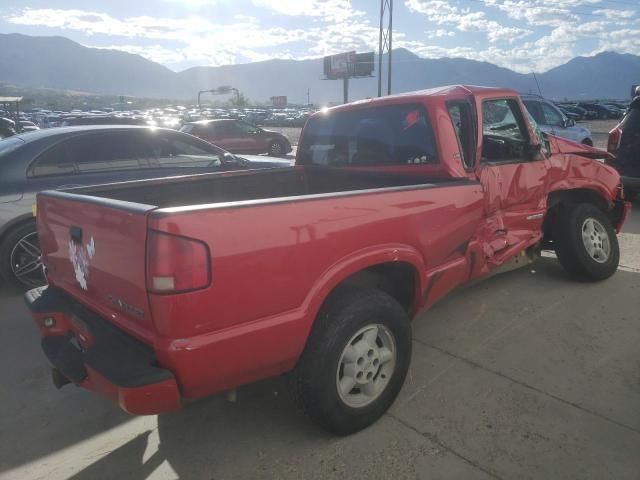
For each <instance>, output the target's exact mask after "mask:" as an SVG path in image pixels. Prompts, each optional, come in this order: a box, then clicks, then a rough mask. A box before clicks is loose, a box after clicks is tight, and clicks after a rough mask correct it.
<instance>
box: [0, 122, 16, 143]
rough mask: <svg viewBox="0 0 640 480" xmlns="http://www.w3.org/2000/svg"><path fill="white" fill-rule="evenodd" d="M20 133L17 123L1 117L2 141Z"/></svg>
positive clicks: (0, 130) (0, 136)
mask: <svg viewBox="0 0 640 480" xmlns="http://www.w3.org/2000/svg"><path fill="white" fill-rule="evenodd" d="M16 133H18V131H17V128H16V122H14V121H13V120H11V119H10V118H4V117H0V139H3V138H7V137H11V136H13V135H15V134H16Z"/></svg>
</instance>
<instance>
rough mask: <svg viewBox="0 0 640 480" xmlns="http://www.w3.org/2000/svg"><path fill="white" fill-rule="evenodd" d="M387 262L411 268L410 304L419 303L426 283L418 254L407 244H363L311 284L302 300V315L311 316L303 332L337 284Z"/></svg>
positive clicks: (310, 324) (310, 325)
mask: <svg viewBox="0 0 640 480" xmlns="http://www.w3.org/2000/svg"><path fill="white" fill-rule="evenodd" d="M390 262H403V263H406V264H409V265H411V266H412V267H413V268H414V270H415V273H416V277H415V281H416V291H415V293H414V302H413V304H414V305H415V306H417V307H419V306H420V305H421V303H422V302H421V292H423V291H424V289H425V287H426V285H425V282H426V277H425V274H424V272H425V271H426V267H425V263H424V258H423V257H422V255H420V254H419V253H418V251H417V250H415V249H413V248H411V247H409V246H407V245H393V244H387V245H383V246H377V247H372V248H367V249H363V250H359V251H357V252H354V253H352V254H350V255H348V256H347V257H345V258H342V259H340V260H339V261H337V262H336V263H334V264H333V265H332V266H331V267H329V268H328V269H327V270H326V271H325V272H324V273H323V274H322V275H321V276H320V278H319V279H318V281H317V282H316V283H315V284H314V286H313V287H312V289H311V291H310V292H309V294H308V295H307V297H306V298H305V301H304V303H303V309H304V310H305V312H306V317H307V318H309V319H311V321H310V322H308V323H309V325H308V331H307V334H308V332H309V331H310V330H311V327H312V325H313V322H314V321H315V318H316V317H317V315H318V313H319V311H320V309H321V308H322V305H323V304H324V302H325V301H326V300H327V298H328V297H329V295H330V294H331V292H333V290H334V289H335V288H336V287H337V286H338V285H340V284H341V283H342V282H343V281H345V280H346V279H347V278H349V277H351V276H352V275H354V274H356V273H358V272H360V271H362V270H365V269H367V268H370V267H373V266H375V265H379V264H382V263H390Z"/></svg>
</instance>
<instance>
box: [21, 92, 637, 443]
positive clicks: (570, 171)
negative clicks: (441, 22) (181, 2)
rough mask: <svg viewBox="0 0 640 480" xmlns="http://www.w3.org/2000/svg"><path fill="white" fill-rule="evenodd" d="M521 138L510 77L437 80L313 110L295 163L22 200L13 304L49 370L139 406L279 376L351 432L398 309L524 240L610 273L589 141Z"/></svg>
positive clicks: (396, 325)
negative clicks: (25, 224)
mask: <svg viewBox="0 0 640 480" xmlns="http://www.w3.org/2000/svg"><path fill="white" fill-rule="evenodd" d="M476 112H477V113H476ZM478 128H479V130H478ZM542 135H543V134H542V133H539V132H535V134H534V127H533V126H532V125H530V124H529V123H528V116H527V114H526V111H525V110H524V106H523V105H522V103H521V101H520V99H519V98H518V96H517V94H516V93H515V92H513V91H511V90H504V89H496V88H482V87H445V88H442V89H432V90H430V91H427V92H416V93H413V94H403V95H398V96H388V97H383V98H380V99H374V100H371V101H368V102H366V103H362V102H359V103H355V104H349V105H343V106H340V107H336V108H334V109H330V110H329V111H328V112H323V113H319V114H316V115H314V116H313V117H311V118H310V119H309V121H308V122H307V124H306V126H305V128H304V130H303V133H302V138H301V141H300V144H299V147H298V151H297V158H296V167H295V168H291V169H271V170H262V171H254V172H234V173H233V174H227V175H201V176H190V177H183V178H174V179H160V180H147V181H137V182H128V183H124V184H120V185H117V186H114V185H103V186H98V187H88V188H81V189H72V190H67V191H65V192H45V193H41V194H40V195H38V231H39V232H40V234H41V237H42V241H41V245H42V253H43V259H44V263H45V265H46V267H47V275H48V278H49V281H50V285H51V286H50V287H47V288H38V289H34V290H31V291H30V292H28V293H27V294H26V299H27V303H28V305H29V307H30V309H31V310H32V312H33V316H34V318H35V321H36V324H37V326H38V328H39V330H40V333H41V335H42V337H43V339H42V347H43V349H44V352H45V354H46V355H47V357H48V359H49V361H50V362H51V363H52V365H53V367H54V375H53V379H54V382H55V384H56V385H57V386H58V387H60V386H62V385H64V384H65V383H74V384H76V385H80V386H82V387H84V388H87V389H89V390H94V391H96V392H99V393H101V394H103V395H105V396H107V397H109V398H112V399H114V400H115V401H116V402H118V404H119V405H120V406H121V407H122V408H123V409H124V410H126V411H128V412H130V413H133V414H158V413H164V412H170V411H174V410H177V409H178V408H180V405H181V397H185V398H198V397H203V396H206V395H211V394H215V393H217V392H223V391H227V390H230V389H233V388H235V387H237V386H239V385H242V384H245V383H248V382H252V381H256V380H260V379H263V378H266V377H271V376H274V375H278V374H282V373H285V372H290V376H289V379H290V385H291V386H292V387H293V391H294V393H295V395H296V398H298V399H299V400H300V401H301V403H302V404H303V406H304V409H305V411H306V412H307V413H308V414H309V415H310V417H311V418H312V419H313V420H314V421H315V422H317V423H318V424H319V425H321V426H322V427H324V428H326V429H327V430H329V431H331V432H333V433H337V434H349V433H352V432H355V431H358V430H360V429H362V428H365V427H366V426H368V425H370V424H371V423H373V422H375V421H376V420H377V419H378V418H379V417H380V416H381V415H383V414H384V412H385V411H386V410H387V409H388V408H389V407H390V405H391V404H392V402H393V401H394V399H395V397H396V396H397V394H398V392H399V391H400V388H401V387H402V384H403V382H404V379H405V376H406V374H407V370H408V368H409V363H410V360H411V347H412V340H411V321H410V319H411V318H412V317H414V316H415V315H416V314H417V313H418V312H419V311H420V310H421V309H423V308H426V307H429V306H431V305H433V304H434V303H436V302H437V301H438V300H439V299H441V298H442V297H444V296H445V295H446V294H447V293H448V292H450V291H451V290H453V289H454V288H456V287H458V286H459V285H461V284H463V283H465V282H468V281H473V280H476V279H479V278H482V277H486V276H487V275H489V274H491V273H497V272H499V271H501V270H502V271H505V270H509V269H513V268H516V267H518V266H526V265H529V263H530V262H531V261H534V260H535V259H536V258H537V257H538V256H539V254H540V250H541V249H542V248H543V247H544V248H554V249H555V251H556V253H557V256H558V259H559V261H560V263H561V264H562V265H563V266H564V268H565V269H566V270H567V271H568V272H569V273H570V274H571V275H573V276H575V277H577V278H579V279H582V280H591V281H595V280H603V279H605V278H608V277H609V276H611V275H613V274H614V273H615V271H616V269H617V267H618V262H619V254H620V253H619V247H618V241H617V237H616V231H617V230H619V229H620V228H621V227H622V225H623V223H624V220H625V217H626V215H627V213H628V211H629V204H628V203H626V202H624V201H623V200H622V199H621V198H620V194H621V190H620V189H619V182H620V176H619V175H618V173H617V172H616V171H615V170H614V169H613V168H611V167H609V166H607V165H605V164H604V163H601V162H599V161H596V160H595V159H598V158H603V157H604V158H608V157H610V155H609V154H608V153H607V152H604V151H602V150H597V149H594V148H592V147H589V146H586V145H580V144H577V143H574V142H570V141H568V140H565V139H562V138H559V137H555V136H549V137H548V138H547V139H544V138H541V137H542ZM541 140H542V141H541ZM537 281H540V279H538V280H537ZM505 301H507V302H508V301H509V300H508V299H506V300H505ZM80 414H81V413H80Z"/></svg>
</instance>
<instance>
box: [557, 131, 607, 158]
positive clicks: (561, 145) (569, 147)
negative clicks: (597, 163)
mask: <svg viewBox="0 0 640 480" xmlns="http://www.w3.org/2000/svg"><path fill="white" fill-rule="evenodd" d="M549 137H550V138H552V139H553V141H554V142H555V144H556V146H557V147H558V151H559V152H560V153H566V154H571V155H580V156H581V157H586V158H592V159H594V160H599V159H603V160H613V159H615V157H614V156H613V155H611V154H610V153H609V152H607V151H606V150H600V149H599V148H595V147H590V146H589V145H584V144H583V143H577V142H572V141H571V140H567V139H566V138H562V137H557V136H555V135H549Z"/></svg>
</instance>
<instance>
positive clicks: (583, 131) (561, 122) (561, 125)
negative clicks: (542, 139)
mask: <svg viewBox="0 0 640 480" xmlns="http://www.w3.org/2000/svg"><path fill="white" fill-rule="evenodd" d="M522 101H523V103H524V105H525V107H527V110H528V111H529V113H530V114H531V116H532V117H533V119H534V120H535V121H536V123H537V124H538V126H539V127H540V130H542V131H543V132H545V133H551V134H552V135H556V136H558V137H563V138H566V139H568V140H573V141H574V142H577V143H583V144H585V145H590V146H593V139H592V137H591V131H590V130H589V129H588V128H585V127H583V126H582V125H576V122H575V121H573V120H571V119H569V118H567V117H566V116H565V115H564V113H562V112H561V111H560V109H559V108H558V107H556V106H555V105H554V104H553V103H551V102H550V101H549V100H547V99H545V98H543V97H539V96H537V95H522Z"/></svg>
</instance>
